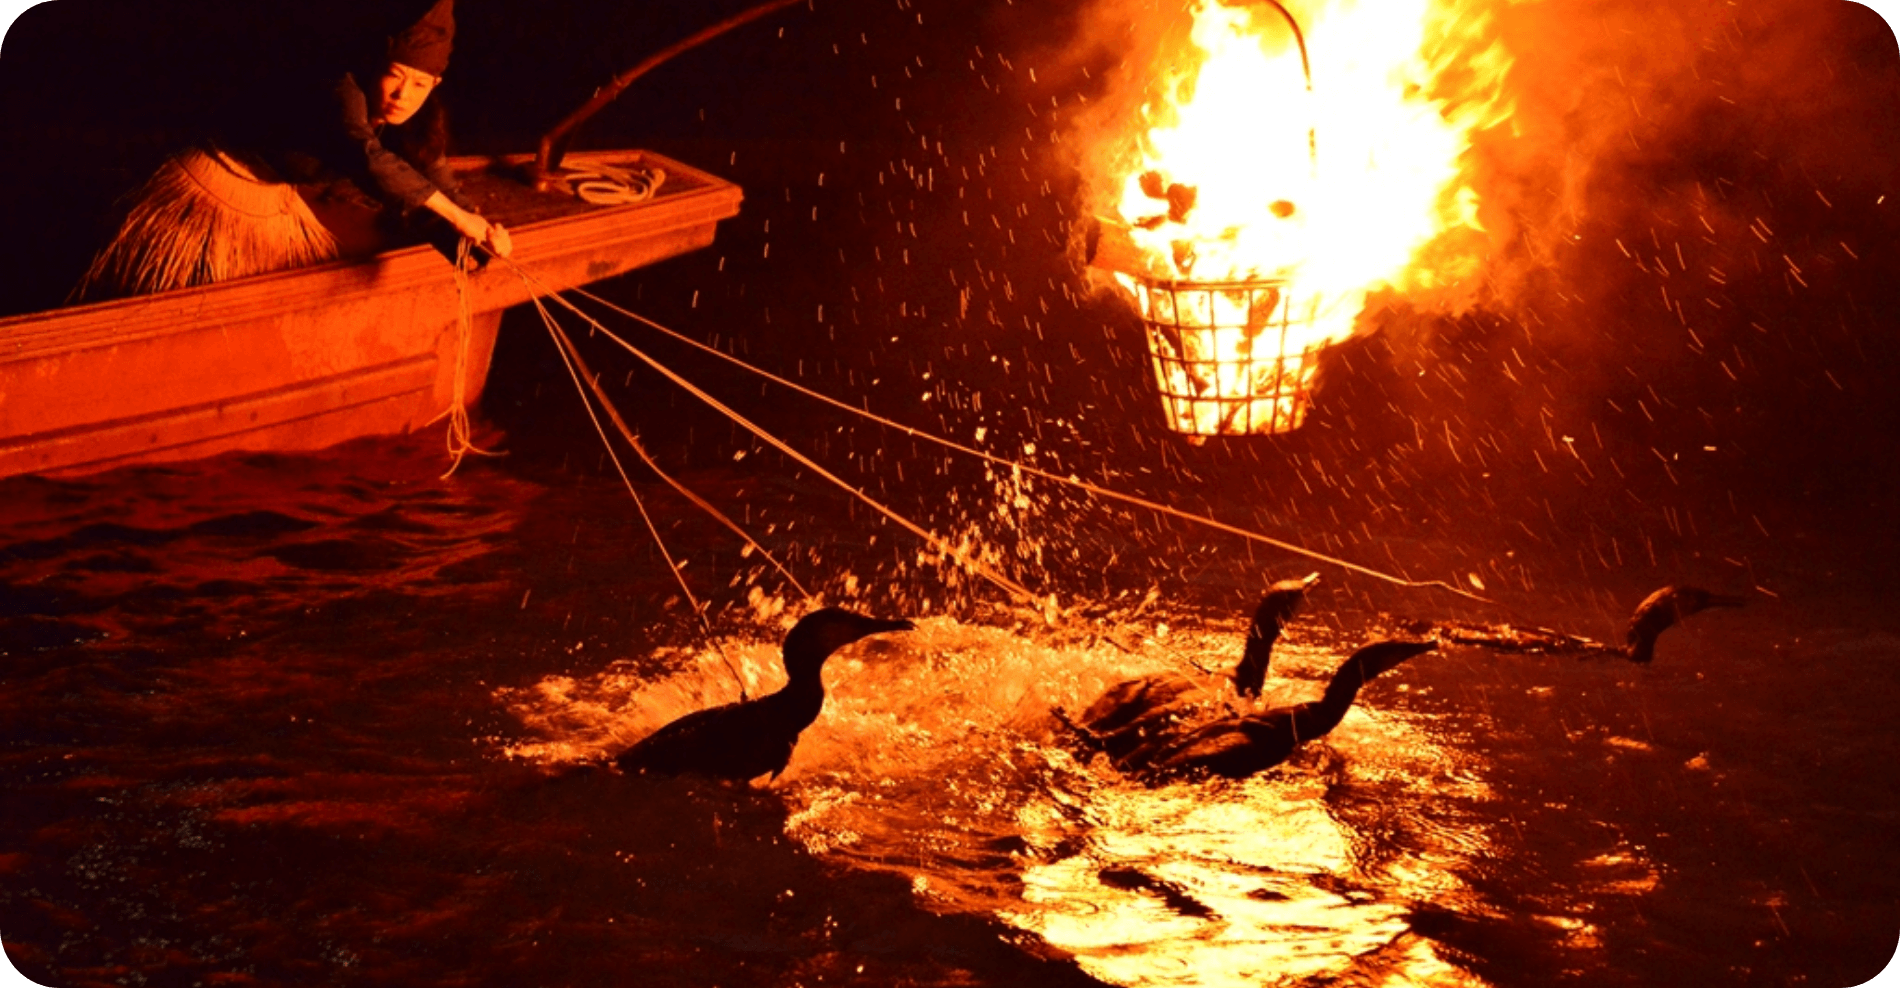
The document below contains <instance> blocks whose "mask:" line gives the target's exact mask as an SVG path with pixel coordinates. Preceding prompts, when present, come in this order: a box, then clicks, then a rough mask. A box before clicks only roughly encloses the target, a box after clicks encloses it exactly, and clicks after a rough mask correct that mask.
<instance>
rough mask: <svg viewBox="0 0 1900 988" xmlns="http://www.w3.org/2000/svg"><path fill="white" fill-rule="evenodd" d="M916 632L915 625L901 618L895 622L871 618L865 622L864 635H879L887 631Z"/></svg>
mask: <svg viewBox="0 0 1900 988" xmlns="http://www.w3.org/2000/svg"><path fill="white" fill-rule="evenodd" d="M916 630H917V626H916V625H914V624H912V623H910V622H909V621H906V620H904V619H902V618H899V619H897V620H895V621H884V620H880V619H878V618H872V619H870V620H869V621H867V622H866V627H865V630H864V633H865V634H867V635H881V634H884V633H885V632H887V631H916Z"/></svg>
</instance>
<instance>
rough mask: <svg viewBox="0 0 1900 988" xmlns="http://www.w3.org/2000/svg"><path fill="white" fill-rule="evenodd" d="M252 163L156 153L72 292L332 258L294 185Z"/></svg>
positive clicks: (159, 287) (98, 295) (143, 288)
mask: <svg viewBox="0 0 1900 988" xmlns="http://www.w3.org/2000/svg"><path fill="white" fill-rule="evenodd" d="M262 170H263V169H262V168H261V166H253V165H249V164H246V163H244V162H241V161H239V160H237V159H236V158H234V157H232V156H231V155H229V154H226V153H225V152H223V151H215V150H198V149H194V150H190V151H186V152H184V153H182V154H179V155H177V156H175V157H173V158H171V159H170V160H168V161H166V162H165V164H164V165H162V166H160V167H159V169H158V172H157V174H155V175H153V176H152V178H151V180H150V181H149V182H147V183H146V184H145V187H144V188H142V189H140V190H139V191H138V193H137V195H136V202H135V203H134V205H133V206H132V209H131V212H130V213H129V215H127V216H126V218H125V222H124V224H122V225H121V226H120V227H119V232H118V234H117V235H116V236H114V237H113V238H112V242H111V243H108V244H107V245H106V247H105V249H104V250H101V251H100V252H99V255H98V256H97V257H96V258H94V259H93V262H92V267H91V268H90V269H88V270H87V271H86V275H85V277H84V278H82V279H80V282H79V285H78V287H77V288H75V289H73V300H74V301H75V302H97V301H102V300H105V299H111V298H120V297H123V296H127V295H145V294H151V293H155V292H165V291H171V290H172V289H175V288H188V287H191V286H193V285H206V284H210V283H212V282H217V281H229V280H231V279H233V278H245V277H249V276H251V275H258V274H266V273H269V272H272V271H282V270H285V269H287V268H295V267H302V266H305V265H309V264H316V263H318V262H321V261H326V260H330V259H331V258H334V257H336V256H337V247H336V240H335V238H334V237H332V236H331V235H330V231H328V230H326V229H324V226H323V224H322V223H320V222H318V220H317V217H316V215H315V214H314V213H312V212H311V211H310V207H309V206H307V205H305V204H304V201H303V199H302V198H301V197H299V196H298V195H297V190H296V188H295V187H294V186H291V185H288V184H285V183H282V182H276V181H271V180H270V179H269V178H268V177H267V176H264V175H260V172H261V171H262Z"/></svg>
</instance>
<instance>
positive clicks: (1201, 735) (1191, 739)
mask: <svg viewBox="0 0 1900 988" xmlns="http://www.w3.org/2000/svg"><path fill="white" fill-rule="evenodd" d="M1251 743H1252V742H1251V740H1250V739H1249V738H1248V737H1247V735H1246V734H1245V733H1243V732H1242V731H1241V730H1240V727H1239V726H1238V725H1237V724H1235V723H1231V722H1228V721H1221V722H1217V723H1213V724H1209V725H1207V726H1206V727H1203V728H1201V729H1200V730H1197V731H1195V732H1194V733H1192V734H1189V735H1188V736H1187V737H1184V738H1181V739H1180V740H1178V741H1176V742H1175V743H1174V744H1173V745H1171V746H1169V747H1168V748H1167V749H1165V750H1163V751H1161V752H1160V753H1159V754H1158V755H1157V757H1156V758H1155V759H1154V762H1153V764H1152V765H1150V766H1148V769H1149V770H1150V771H1152V772H1161V773H1173V772H1188V771H1193V770H1195V769H1206V768H1214V769H1216V770H1218V769H1217V766H1218V765H1219V764H1221V763H1225V762H1229V761H1232V760H1233V759H1234V758H1235V757H1236V756H1239V755H1241V754H1244V753H1245V751H1246V749H1247V747H1248V746H1249V745H1250V744H1251Z"/></svg>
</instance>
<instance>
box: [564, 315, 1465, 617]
mask: <svg viewBox="0 0 1900 988" xmlns="http://www.w3.org/2000/svg"><path fill="white" fill-rule="evenodd" d="M569 290H570V291H572V292H573V293H574V294H576V295H579V296H581V297H582V298H585V299H588V300H589V301H592V302H594V303H596V304H598V305H601V306H603V307H605V308H607V309H609V310H612V311H613V312H616V313H618V314H620V315H623V316H626V317H627V318H629V319H633V320H635V321H636V322H639V323H641V324H643V325H645V326H648V327H649V328H651V329H654V330H656V331H658V332H660V333H662V334H664V335H666V336H669V337H671V338H673V339H675V340H678V341H680V342H682V343H685V344H687V345H688V346H691V347H693V348H694V349H696V350H699V351H701V352H703V353H708V354H711V355H713V356H715V357H718V358H719V359H721V360H723V361H726V362H727V363H729V364H732V365H733V366H735V367H738V368H740V369H742V370H745V371H748V372H750V373H752V374H756V375H758V376H759V377H762V378H764V379H766V380H768V381H771V382H772V383H774V384H778V385H782V386H784V387H787V388H790V389H792V390H793V391H796V392H798V393H799V394H802V395H805V396H806V397H808V398H812V399H814V400H817V401H820V402H823V403H825V404H827V405H830V406H831V407H833V408H837V409H839V410H841V411H846V412H849V413H851V414H852V415H856V416H858V417H859V418H863V419H868V420H870V421H872V422H875V423H877V424H878V425H881V426H884V427H886V428H889V429H895V430H897V431H898V432H901V433H903V434H904V435H906V436H909V437H911V438H913V439H922V440H925V441H927V442H931V443H935V444H937V445H939V446H942V447H944V448H946V449H952V450H955V451H957V452H959V453H963V454H965V455H968V456H974V457H976V458H978V459H981V460H984V461H986V462H989V463H992V464H995V465H997V466H1006V467H1011V468H1014V469H1017V470H1021V471H1022V472H1024V473H1026V474H1029V475H1031V476H1034V477H1040V478H1042V479H1044V480H1048V481H1051V482H1054V483H1058V484H1064V485H1066V486H1069V487H1073V488H1076V489H1078V490H1081V491H1085V492H1087V493H1089V494H1092V495H1094V496H1096V497H1100V498H1105V499H1108V500H1112V501H1120V502H1122V503H1124V504H1130V505H1134V506H1136V507H1139V508H1145V509H1147V510H1149V511H1153V512H1156V513H1157V514H1162V515H1166V516H1168V517H1170V518H1178V519H1180V520H1182V521H1187V522H1192V523H1194V524H1197V525H1202V526H1205V527H1208V528H1212V529H1214V530H1216V531H1220V532H1225V533H1227V534H1229V535H1235V536H1239V537H1241V538H1244V539H1248V540H1251V541H1254V542H1258V543H1261V544H1263V545H1269V546H1272V547H1274V548H1276V549H1280V550H1282V551H1284V552H1290V553H1293V554H1294V555H1297V556H1304V557H1305V558H1307V559H1311V560H1314V561H1315V562H1321V563H1326V564H1328V565H1331V566H1337V567H1339V568H1340V569H1344V570H1348V571H1350V572H1354V573H1359V574H1361V575H1364V576H1369V577H1372V578H1374V579H1377V580H1383V581H1385V582H1387V583H1391V584H1395V585H1397V586H1402V587H1411V588H1414V589H1439V590H1444V591H1447V592H1450V593H1454V594H1457V595H1458V596H1460V597H1464V598H1466V599H1468V600H1474V601H1477V602H1479V603H1481V604H1495V603H1496V601H1494V600H1492V599H1490V598H1489V597H1483V596H1480V595H1478V594H1475V593H1472V592H1470V591H1468V590H1465V589H1463V588H1461V587H1459V586H1457V585H1456V584H1453V583H1449V582H1447V581H1444V580H1412V579H1407V578H1405V577H1400V576H1393V575H1392V574H1390V573H1384V572H1381V571H1379V570H1376V569H1372V568H1371V567H1368V566H1362V565H1360V564H1358V563H1354V562H1351V561H1348V560H1345V559H1340V558H1338V557H1336V556H1329V555H1327V554H1325V553H1322V552H1317V551H1314V550H1312V549H1308V548H1306V547H1305V546H1300V545H1295V544H1293V543H1291V542H1286V541H1283V540H1280V539H1276V538H1273V537H1272V536H1269V535H1263V534H1261V533H1259V532H1255V531H1252V530H1250V529H1245V528H1241V527H1239V526H1237V525H1230V524H1228V523H1226V522H1223V521H1220V520H1219V519H1215V518H1210V517H1207V516H1206V515H1197V514H1194V513H1193V512H1190V511H1183V510H1181V509H1180V508H1176V507H1172V506H1170V505H1166V504H1161V503H1160V502H1157V501H1151V500H1149V499H1147V498H1144V497H1138V496H1136V495H1133V494H1123V493H1121V492H1120V491H1115V490H1110V489H1109V488H1106V487H1102V486H1100V485H1098V484H1093V483H1090V482H1088V481H1086V480H1082V479H1080V478H1078V477H1074V476H1068V477H1065V476H1062V475H1060V474H1056V473H1051V472H1049V471H1047V470H1043V469H1040V468H1037V467H1033V466H1030V465H1028V464H1025V463H1018V462H1016V461H1015V460H1011V459H1008V458H1006V457H1001V456H997V455H995V454H994V453H987V452H984V451H983V450H980V449H976V448H974V447H971V446H965V445H963V444H962V443H959V442H956V441H955V440H951V439H944V438H942V437H940V436H935V435H932V434H930V433H928V432H924V431H922V430H919V429H916V428H913V427H911V426H908V425H905V424H903V423H902V422H897V421H894V420H892V419H888V418H885V417H883V416H881V415H878V414H877V413H875V412H872V411H870V410H868V409H862V408H858V407H856V406H854V405H849V404H846V403H844V402H842V401H839V400H838V399H836V398H833V397H831V396H829V395H825V394H821V393H819V392H817V391H813V390H812V389H810V388H808V387H805V386H804V385H802V384H799V383H797V382H795V381H790V380H787V379H785V378H783V377H780V376H778V375H777V374H773V373H772V372H770V371H767V370H762V369H760V368H757V367H754V366H752V365H751V364H748V363H746V362H745V361H743V360H740V359H739V358H737V357H734V356H732V355H731V354H728V353H726V352H724V351H722V350H719V349H717V348H715V347H711V346H707V345H706V344H704V343H701V342H699V341H698V340H695V339H693V338H691V337H689V336H686V335H685V334H683V333H680V332H678V331H676V330H673V329H669V328H667V327H665V326H662V325H660V324H659V323H657V322H654V321H653V320H651V319H648V318H647V317H645V316H642V315H640V314H638V313H636V312H630V311H628V310H627V309H624V308H621V307H620V306H618V305H615V304H614V303H612V302H609V301H607V300H606V299H603V298H601V297H600V296H598V295H595V294H593V293H592V292H589V291H587V290H586V289H583V288H574V289H569ZM555 297H556V298H557V300H558V299H559V296H558V295H557V296H555ZM563 304H566V305H568V306H569V308H573V306H572V305H571V304H570V303H566V302H563ZM575 311H577V312H578V311H579V310H578V309H576V310H575ZM582 318H586V316H584V315H583V316H582ZM590 321H591V320H590ZM594 326H595V327H596V328H598V329H599V330H600V331H601V332H602V333H605V334H606V335H607V338H608V339H611V340H613V341H614V342H615V343H618V344H620V345H621V346H622V347H625V348H626V349H628V350H629V351H633V347H632V345H631V344H628V343H627V342H626V341H625V340H622V339H620V338H619V337H618V336H615V335H614V334H613V333H612V332H611V331H609V330H608V329H607V328H606V327H604V326H601V325H600V324H599V323H598V322H595V323H594ZM633 352H636V353H637V351H633Z"/></svg>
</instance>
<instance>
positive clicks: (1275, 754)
mask: <svg viewBox="0 0 1900 988" xmlns="http://www.w3.org/2000/svg"><path fill="white" fill-rule="evenodd" d="M1437 647H1438V643H1437V642H1430V641H1424V642H1409V641H1384V642H1376V643H1374V644H1371V645H1367V646H1366V647H1364V648H1362V649H1360V650H1359V651H1357V652H1354V653H1353V654H1352V657H1351V658H1349V659H1347V660H1346V661H1345V663H1344V664H1343V665H1341V666H1340V667H1339V670H1338V671H1337V672H1335V673H1333V679H1332V682H1330V683H1327V684H1326V693H1325V695H1323V696H1322V697H1320V699H1318V700H1315V701H1312V702H1310V703H1302V704H1299V705H1297V706H1291V707H1279V708H1276V709H1273V710H1268V711H1266V712H1264V713H1258V714H1241V715H1236V716H1232V717H1222V718H1221V719H1219V720H1216V721H1213V722H1212V723H1209V724H1205V725H1203V726H1201V727H1198V728H1195V729H1194V730H1191V731H1188V732H1187V733H1185V734H1181V735H1179V736H1175V737H1164V738H1159V739H1156V740H1155V741H1154V742H1151V743H1149V744H1147V745H1144V746H1142V747H1140V748H1137V749H1136V750H1134V751H1133V752H1130V753H1129V755H1128V756H1127V757H1126V758H1124V759H1122V760H1121V761H1119V762H1118V763H1117V764H1116V767H1117V768H1119V769H1121V770H1122V771H1124V772H1129V773H1132V774H1137V775H1141V776H1143V777H1145V778H1148V779H1163V778H1170V777H1174V776H1181V775H1194V774H1212V775H1224V776H1227V777H1228V778H1233V779H1242V778H1246V777H1247V776H1250V775H1253V774H1254V773H1256V772H1260V771H1264V770H1266V769H1269V768H1272V767H1273V766H1275V765H1278V764H1280V763H1281V762H1283V761H1286V759H1287V756H1289V755H1291V754H1293V749H1295V748H1297V747H1299V746H1300V745H1301V744H1304V743H1305V742H1308V741H1311V740H1313V739H1315V738H1320V737H1324V736H1325V735H1326V734H1327V732H1329V731H1331V730H1332V729H1333V728H1334V727H1336V726H1338V724H1339V721H1340V718H1342V717H1344V716H1346V710H1347V709H1348V708H1350V707H1351V706H1352V702H1353V700H1354V699H1356V698H1357V697H1358V696H1359V688H1360V687H1361V686H1364V685H1365V684H1366V683H1367V682H1369V681H1371V680H1372V678H1373V677H1374V676H1377V675H1379V674H1380V673H1382V672H1385V671H1386V670H1388V669H1391V668H1393V667H1395V666H1397V665H1399V664H1400V663H1402V662H1404V661H1405V660H1407V659H1409V658H1411V657H1413V656H1415V655H1421V654H1423V653H1425V652H1429V651H1431V650H1433V649H1435V648H1437Z"/></svg>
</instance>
